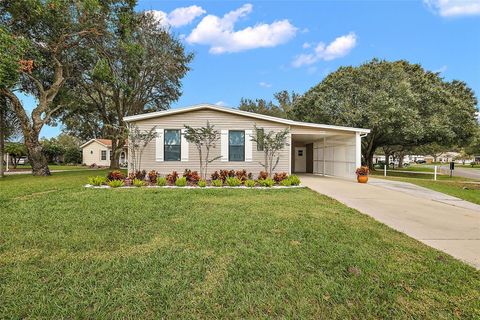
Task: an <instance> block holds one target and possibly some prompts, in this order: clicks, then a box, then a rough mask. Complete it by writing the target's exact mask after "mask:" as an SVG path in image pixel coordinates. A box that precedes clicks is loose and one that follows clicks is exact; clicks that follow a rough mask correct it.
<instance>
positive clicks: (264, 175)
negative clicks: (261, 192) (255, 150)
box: [258, 171, 268, 180]
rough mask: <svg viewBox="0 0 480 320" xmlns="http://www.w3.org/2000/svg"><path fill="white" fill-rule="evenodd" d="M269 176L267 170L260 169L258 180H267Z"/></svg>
mask: <svg viewBox="0 0 480 320" xmlns="http://www.w3.org/2000/svg"><path fill="white" fill-rule="evenodd" d="M267 178H268V172H267V171H260V173H259V174H258V180H260V179H261V180H265V179H267Z"/></svg>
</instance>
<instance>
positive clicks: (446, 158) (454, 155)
mask: <svg viewBox="0 0 480 320" xmlns="http://www.w3.org/2000/svg"><path fill="white" fill-rule="evenodd" d="M459 156H460V153H459V152H455V151H449V152H445V153H442V154H440V155H439V156H438V157H437V162H441V163H449V162H452V161H453V162H456V163H464V162H465V163H466V164H467V163H470V162H474V161H475V157H474V156H472V157H471V159H465V160H461V159H458V157H459ZM425 160H426V161H427V163H432V162H433V161H434V159H433V157H432V156H426V157H425Z"/></svg>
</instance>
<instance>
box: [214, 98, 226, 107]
mask: <svg viewBox="0 0 480 320" xmlns="http://www.w3.org/2000/svg"><path fill="white" fill-rule="evenodd" d="M215 105H217V106H221V107H225V106H226V105H227V103H226V102H225V101H222V100H220V101H217V102H215Z"/></svg>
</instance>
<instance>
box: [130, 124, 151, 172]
mask: <svg viewBox="0 0 480 320" xmlns="http://www.w3.org/2000/svg"><path fill="white" fill-rule="evenodd" d="M156 128H157V127H156V126H154V127H152V128H151V129H150V130H148V131H147V130H140V128H139V127H138V126H136V125H134V124H127V130H126V132H127V135H128V153H129V156H130V159H131V160H132V162H131V163H130V169H131V170H132V171H133V172H137V171H140V165H141V163H142V155H143V151H144V150H145V148H146V146H147V145H148V144H149V143H150V141H152V140H153V139H154V138H155V137H156V136H157V133H156V131H155V130H156Z"/></svg>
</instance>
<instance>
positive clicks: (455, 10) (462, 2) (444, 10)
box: [424, 0, 480, 17]
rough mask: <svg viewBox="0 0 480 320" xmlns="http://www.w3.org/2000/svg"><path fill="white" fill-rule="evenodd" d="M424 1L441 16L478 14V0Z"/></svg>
mask: <svg viewBox="0 0 480 320" xmlns="http://www.w3.org/2000/svg"><path fill="white" fill-rule="evenodd" d="M424 3H425V4H426V5H427V6H428V7H429V8H430V9H432V10H433V11H434V12H436V13H438V14H439V15H441V16H442V17H458V16H470V15H479V14H480V0H424Z"/></svg>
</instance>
